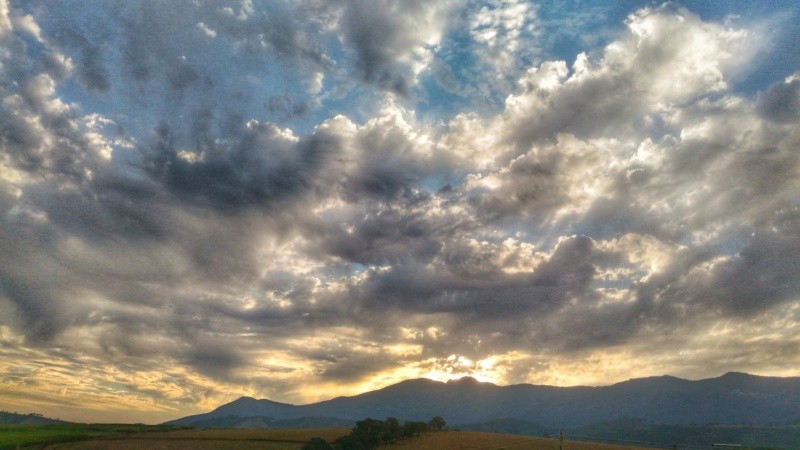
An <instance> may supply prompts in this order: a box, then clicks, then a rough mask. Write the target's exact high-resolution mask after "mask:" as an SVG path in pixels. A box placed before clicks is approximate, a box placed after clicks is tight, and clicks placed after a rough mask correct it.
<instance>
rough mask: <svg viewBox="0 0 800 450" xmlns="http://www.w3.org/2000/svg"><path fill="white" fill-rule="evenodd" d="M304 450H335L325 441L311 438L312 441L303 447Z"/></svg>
mask: <svg viewBox="0 0 800 450" xmlns="http://www.w3.org/2000/svg"><path fill="white" fill-rule="evenodd" d="M303 450H333V447H332V446H331V445H330V444H328V443H327V442H326V441H325V439H322V438H319V437H315V438H311V440H310V441H308V443H306V445H304V446H303Z"/></svg>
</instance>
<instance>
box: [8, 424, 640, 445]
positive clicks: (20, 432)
mask: <svg viewBox="0 0 800 450" xmlns="http://www.w3.org/2000/svg"><path fill="white" fill-rule="evenodd" d="M349 432H350V430H349V429H338V428H325V429H295V430H245V429H204V430H200V429H174V428H173V429H169V428H168V427H148V426H144V425H142V426H137V425H68V426H61V425H60V426H37V427H29V426H27V427H21V426H17V427H2V428H0V450H4V449H16V448H17V447H16V446H17V445H18V444H19V448H20V449H42V450H56V449H57V450H111V449H114V450H116V449H119V450H134V449H141V448H147V449H155V450H189V449H197V450H217V449H219V450H222V449H232V450H236V449H241V450H249V449H267V450H300V449H301V448H302V446H303V444H304V443H305V442H308V441H309V440H310V439H311V438H312V437H321V438H323V439H325V440H327V441H328V442H333V441H334V440H336V439H337V438H338V437H340V436H343V435H345V434H348V433H349ZM565 447H566V450H637V449H638V450H644V449H643V448H641V447H627V446H617V445H608V444H593V443H587V442H576V441H567V442H566V445H565ZM384 448H386V449H387V450H406V449H409V450H411V449H429V450H501V449H504V450H522V449H525V450H557V449H558V441H557V440H555V439H544V438H538V437H530V436H516V435H505V434H494V433H481V432H470V431H445V432H437V433H433V432H432V433H426V434H424V435H422V436H420V437H416V438H411V439H407V440H404V441H400V442H398V443H395V444H390V445H388V446H386V447H384Z"/></svg>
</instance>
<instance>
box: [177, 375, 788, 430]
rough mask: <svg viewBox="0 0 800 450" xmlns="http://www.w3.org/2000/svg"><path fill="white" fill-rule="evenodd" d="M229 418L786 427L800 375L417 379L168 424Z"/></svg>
mask: <svg viewBox="0 0 800 450" xmlns="http://www.w3.org/2000/svg"><path fill="white" fill-rule="evenodd" d="M223 416H240V417H254V416H260V417H269V418H272V419H275V420H288V419H292V420H294V419H300V418H304V417H326V418H335V419H342V420H359V419H363V418H365V417H378V418H382V417H390V416H392V417H397V418H399V419H401V420H427V419H429V418H430V417H433V416H442V417H445V419H447V421H448V422H449V423H451V424H454V425H457V424H467V423H479V422H486V421H491V420H500V419H504V420H506V419H520V420H526V421H530V422H533V423H537V424H541V425H542V426H545V427H559V426H585V425H590V424H593V423H598V422H603V421H609V420H615V419H625V418H635V419H642V420H650V421H653V422H657V423H664V424H684V425H689V424H736V423H753V424H776V423H780V424H784V423H790V422H792V421H796V420H798V419H800V377H763V376H758V375H750V374H745V373H741V372H728V373H726V374H724V375H722V376H719V377H716V378H707V379H702V380H685V379H682V378H678V377H673V376H669V375H663V376H655V377H646V378H633V379H629V380H627V381H623V382H619V383H615V384H612V385H608V386H572V387H559V386H547V385H533V384H527V383H525V384H515V385H508V386H498V385H496V384H493V383H488V382H480V381H478V380H476V379H474V378H471V377H463V378H461V379H458V380H450V381H447V382H440V381H435V380H429V379H426V378H417V379H412V380H404V381H401V382H399V383H396V384H393V385H390V386H386V387H384V388H381V389H378V390H374V391H370V392H365V393H362V394H358V395H354V396H344V397H337V398H333V399H330V400H324V401H320V402H317V403H310V404H305V405H291V404H287V403H279V402H274V401H272V400H266V399H262V400H256V399H252V398H249V397H242V398H240V399H237V400H234V401H233V402H231V403H228V404H225V405H221V406H220V407H218V408H216V409H214V410H213V411H211V412H209V413H205V414H198V415H195V416H188V417H184V418H180V419H176V420H173V421H170V422H167V423H166V424H170V425H191V423H192V422H195V421H198V420H202V421H203V422H204V423H209V422H208V421H209V420H211V419H213V418H214V417H223ZM212 421H213V420H212Z"/></svg>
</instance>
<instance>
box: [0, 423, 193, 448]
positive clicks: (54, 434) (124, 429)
mask: <svg viewBox="0 0 800 450" xmlns="http://www.w3.org/2000/svg"><path fill="white" fill-rule="evenodd" d="M176 429H178V427H166V426H160V425H114V424H69V425H0V450H6V449H12V450H14V449H16V448H17V447H19V448H42V447H44V446H46V445H47V444H51V443H54V442H69V441H82V440H86V439H92V438H98V437H103V436H114V435H122V436H129V435H131V434H133V433H143V432H164V431H167V430H176Z"/></svg>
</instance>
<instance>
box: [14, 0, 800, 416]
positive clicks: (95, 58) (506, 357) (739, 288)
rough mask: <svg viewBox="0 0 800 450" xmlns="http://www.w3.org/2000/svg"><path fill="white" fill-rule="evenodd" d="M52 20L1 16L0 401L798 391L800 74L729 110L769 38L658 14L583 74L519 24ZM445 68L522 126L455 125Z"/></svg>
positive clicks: (513, 9) (483, 8)
mask: <svg viewBox="0 0 800 450" xmlns="http://www.w3.org/2000/svg"><path fill="white" fill-rule="evenodd" d="M48 5H49V4H48ZM73 6H74V7H75V8H78V9H77V10H76V11H77V12H75V13H74V14H73V13H72V12H71V11H70V8H72V7H73ZM54 8H55V9H52V10H51V9H50V8H49V7H43V6H42V5H41V4H39V3H35V2H34V3H31V4H17V3H14V2H12V3H11V4H8V3H6V2H5V1H2V2H0V44H2V45H0V64H2V68H3V70H2V71H0V95H2V99H0V100H2V110H0V149H1V151H0V226H2V231H3V232H2V233H0V317H2V319H0V342H2V344H3V345H2V346H1V347H2V350H0V356H2V358H0V360H2V361H3V363H2V364H0V385H2V386H3V390H2V391H3V392H4V394H0V403H3V404H9V405H10V404H14V405H19V404H23V403H24V402H23V403H21V402H22V400H20V399H22V398H24V397H25V396H26V395H29V394H31V395H32V393H37V392H38V395H40V396H42V402H45V403H46V404H47V405H49V406H48V408H50V409H49V411H65V410H66V409H65V408H67V407H79V408H84V413H82V414H86V416H87V417H88V416H90V415H91V413H92V411H94V410H97V409H113V410H114V411H117V413H118V414H120V417H123V416H124V415H125V414H132V413H130V411H128V410H133V409H140V410H147V411H151V412H153V413H154V414H157V415H158V417H159V418H164V419H167V418H169V417H171V416H170V415H171V414H172V416H177V415H181V414H184V413H189V412H197V411H200V410H202V409H209V408H211V407H214V406H217V404H219V403H221V402H223V401H226V400H232V399H233V398H235V397H237V396H239V395H251V396H265V397H271V398H273V399H275V400H282V401H295V402H296V401H307V400H316V399H319V398H323V397H328V396H330V395H331V393H335V394H352V393H355V392H356V391H358V390H361V389H366V388H375V387H380V386H382V385H385V384H387V383H390V382H393V381H399V380H400V379H403V378H407V377H414V376H433V377H440V378H443V377H444V378H446V377H450V376H459V375H466V374H473V375H476V376H479V377H481V379H486V380H490V381H496V382H500V383H508V382H526V381H527V382H553V383H559V384H573V383H589V382H592V383H607V382H612V381H616V380H619V379H621V378H629V377H631V376H635V375H653V374H660V373H673V374H677V375H685V376H693V377H698V376H708V375H715V374H716V372H714V373H711V372H709V370H710V369H703V367H711V368H714V370H716V368H719V369H720V371H723V368H724V370H725V371H727V370H757V369H759V370H761V369H762V368H764V369H763V370H768V371H769V373H774V374H795V375H796V374H797V373H796V363H797V358H798V355H797V354H796V351H793V350H792V349H793V348H796V347H793V346H794V345H796V338H795V337H794V336H796V333H793V334H791V333H789V332H788V331H787V332H786V333H776V332H774V329H775V326H773V325H771V324H773V323H780V327H779V328H780V329H785V330H795V329H796V328H797V316H798V306H797V301H798V298H800V285H799V284H798V283H797V282H796V280H795V278H796V277H794V276H793V272H792V271H793V270H794V268H796V267H797V266H798V265H800V261H798V259H797V256H796V255H798V254H800V249H798V242H800V239H799V237H798V236H800V235H798V230H800V228H799V227H798V223H800V221H798V205H797V198H798V192H800V185H798V181H797V180H800V173H798V172H800V159H799V158H800V156H798V153H797V151H796V149H797V145H798V142H800V129H798V127H797V126H796V122H797V121H796V120H794V119H796V117H797V101H796V100H797V97H798V89H797V86H798V84H797V75H796V74H795V75H790V76H789V77H788V78H785V80H782V81H779V82H778V83H776V84H773V85H772V86H769V87H766V88H765V89H763V90H762V91H761V92H759V93H752V94H748V93H744V92H739V91H737V90H736V89H734V80H735V78H736V76H737V74H738V73H740V72H741V71H742V70H743V67H744V66H746V65H747V64H750V62H751V61H752V59H750V58H751V57H752V55H753V53H754V52H756V51H757V50H758V49H759V48H761V47H760V46H762V45H766V44H765V42H766V41H764V40H762V39H760V37H759V36H758V35H756V34H755V33H756V32H755V31H753V30H748V29H745V28H732V27H730V26H729V25H725V24H720V23H716V22H713V21H704V20H702V19H701V18H700V17H699V16H697V15H695V14H694V13H692V12H690V11H688V10H685V9H681V8H678V7H673V6H669V5H667V6H662V7H656V8H644V9H640V10H635V11H631V12H630V14H629V16H628V18H627V20H626V21H625V23H624V24H622V25H621V26H620V28H619V30H618V34H616V35H615V38H614V39H612V40H610V41H609V42H608V43H607V44H606V45H604V46H602V47H601V48H588V49H586V50H587V52H586V53H581V54H578V55H573V56H574V62H571V63H570V64H568V63H567V62H566V61H563V60H558V59H553V58H547V55H546V54H545V53H544V47H536V48H531V49H529V50H530V52H534V53H536V54H535V55H534V54H533V53H525V52H526V51H528V50H526V48H527V47H526V46H527V45H528V44H529V43H530V42H532V41H531V40H533V39H536V37H537V36H538V34H537V32H536V30H537V29H538V28H537V26H538V25H537V23H538V22H537V21H539V20H541V18H540V16H539V15H538V10H537V9H536V8H533V7H532V6H531V5H530V4H527V3H521V2H510V1H506V2H495V3H492V4H491V5H490V4H485V5H484V4H483V3H475V2H463V3H462V2H454V3H452V4H446V5H444V4H443V5H438V4H437V5H432V4H431V5H429V4H427V3H424V4H423V3H417V2H400V3H392V2H387V3H374V2H366V3H365V2H345V1H342V2H334V3H327V2H314V1H307V2H306V1H304V2H295V3H283V2H277V3H275V2H267V3H265V4H254V3H253V2H249V1H243V2H227V3H213V4H201V5H196V4H194V3H191V2H186V3H169V4H164V5H162V4H156V3H144V2H143V3H131V4H125V5H108V4H104V3H91V2H85V3H84V2H80V4H79V5H75V4H71V3H70V4H68V3H62V4H58V5H56V6H54ZM89 16H90V17H94V18H97V20H98V21H99V22H102V24H101V25H98V26H97V27H86V26H73V25H75V24H76V23H78V22H81V20H82V18H84V17H89ZM306 19H308V20H306ZM465 21H466V22H469V23H471V24H472V26H471V27H470V28H467V34H469V36H463V33H464V30H463V29H460V28H459V27H458V24H460V23H466V22H465ZM459 33H461V34H459ZM164 37H169V39H165V38H164ZM467 38H468V39H469V40H470V42H472V44H470V45H474V47H469V46H467V47H469V48H471V50H469V51H468V52H467V53H470V52H472V53H470V54H471V55H472V56H470V58H474V59H471V60H472V61H483V62H482V63H480V64H479V65H478V66H475V67H484V66H485V67H489V65H491V67H492V70H493V71H492V72H491V73H492V74H493V75H492V76H498V77H500V78H498V80H500V79H506V80H508V79H511V81H513V83H508V85H506V86H504V87H501V88H498V89H496V90H493V91H491V92H489V91H481V90H480V89H478V88H477V86H479V85H480V83H481V82H480V80H478V79H476V78H475V77H473V76H472V75H470V74H469V70H470V69H469V67H468V65H465V64H464V61H461V62H460V63H459V58H460V57H463V56H464V55H465V53H459V52H460V51H461V50H458V49H457V48H456V47H458V45H461V44H459V42H461V41H460V40H463V39H467ZM100 42H103V43H104V44H103V45H100V44H99V43H100ZM593 42H594V41H593ZM478 44H479V45H478ZM448 52H450V53H448ZM459 55H460V56H459ZM481 64H483V65H481ZM795 70H796V68H795ZM429 72H430V73H433V74H434V75H435V76H436V77H437V79H439V82H440V83H442V84H443V85H447V86H449V87H447V86H446V88H447V90H449V91H452V92H453V93H456V94H457V95H460V96H466V97H469V98H470V99H471V101H473V102H474V103H475V104H478V103H480V102H483V101H485V100H486V98H487V97H486V95H485V94H487V93H488V95H489V96H490V97H491V96H492V95H500V94H499V93H502V95H503V96H504V97H505V98H504V101H503V102H501V103H502V104H501V105H500V107H501V110H499V111H497V112H496V113H491V114H487V113H486V111H482V112H481V114H478V113H475V112H463V113H457V114H456V112H453V113H452V114H451V117H447V118H446V120H441V121H434V120H430V117H429V116H427V115H426V113H425V111H423V109H424V108H422V107H421V106H420V105H421V104H422V103H424V101H422V100H420V99H418V98H417V97H416V96H419V95H422V94H423V93H424V92H425V89H426V88H427V87H426V86H425V82H426V78H425V77H426V76H427V75H426V74H427V73H429ZM473 75H474V74H473ZM469 86H472V88H468V87H469ZM470 89H472V90H470ZM415 102H416V103H415ZM770 329H773V331H771V332H769V333H768V332H767V330H770ZM698 348H699V350H693V349H698ZM767 348H771V349H773V350H771V351H767V352H765V349H767ZM681 352H684V353H686V352H689V353H691V354H689V353H686V354H687V355H688V356H686V357H685V358H679V357H676V356H675V355H676V354H679V353H681ZM692 352H693V353H692ZM576 361H579V363H578V362H576ZM101 362H102V363H101ZM70 374H79V375H78V377H77V378H76V376H74V375H70ZM23 380H26V381H24V382H23ZM297 380H302V381H303V382H302V383H300V384H302V389H301V388H299V387H298V384H297ZM55 386H68V387H67V388H66V390H64V391H63V392H62V391H61V390H60V388H59V389H56V387H55ZM110 393H113V395H112V394H110ZM31 398H32V397H31ZM120 399H122V400H120ZM45 403H42V404H45ZM27 404H28V403H26V405H27ZM126 411H128V412H126ZM59 414H60V413H59ZM60 415H62V416H63V414H60ZM137 417H139V416H137Z"/></svg>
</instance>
